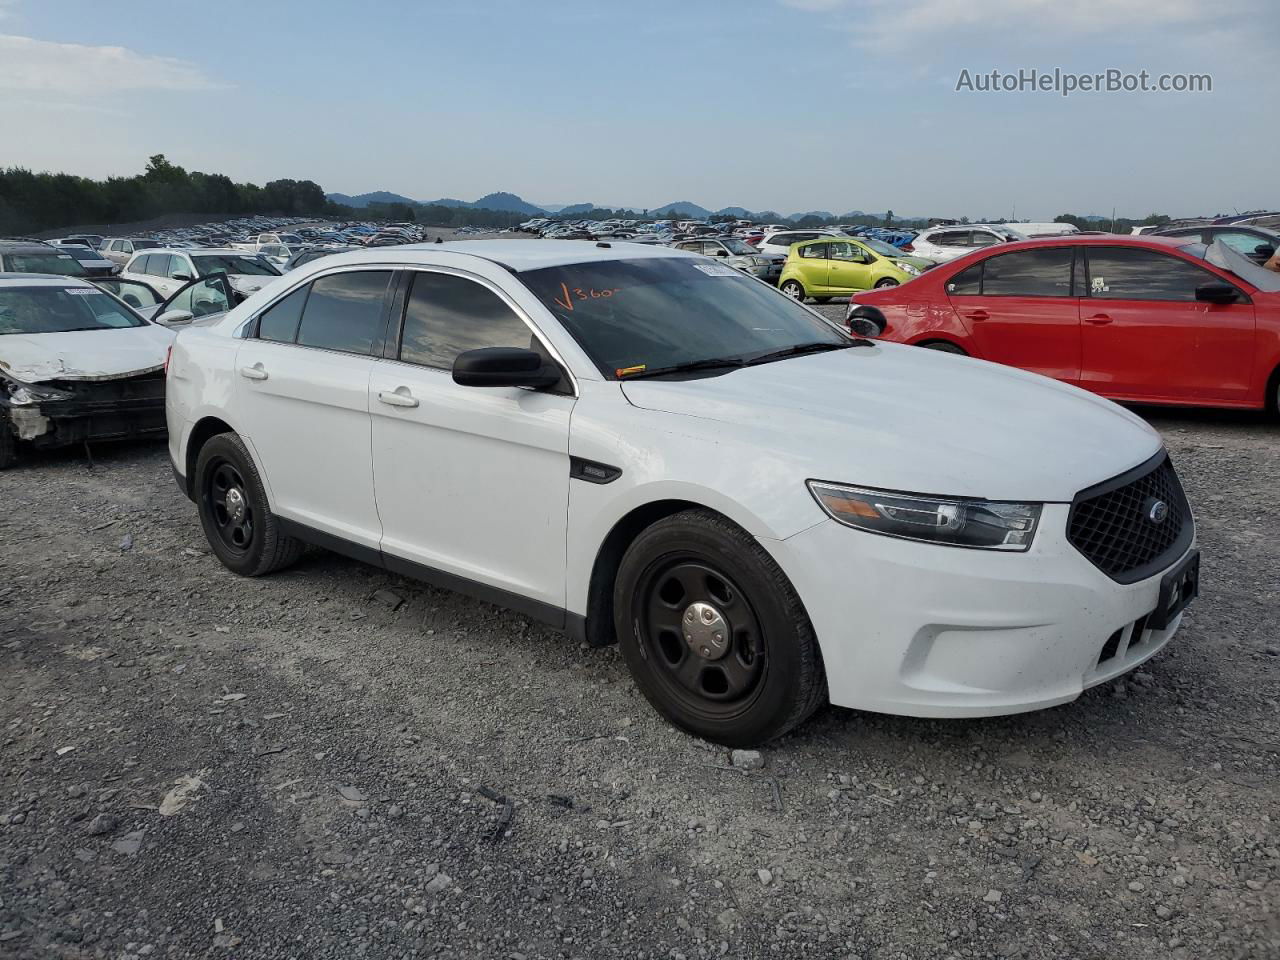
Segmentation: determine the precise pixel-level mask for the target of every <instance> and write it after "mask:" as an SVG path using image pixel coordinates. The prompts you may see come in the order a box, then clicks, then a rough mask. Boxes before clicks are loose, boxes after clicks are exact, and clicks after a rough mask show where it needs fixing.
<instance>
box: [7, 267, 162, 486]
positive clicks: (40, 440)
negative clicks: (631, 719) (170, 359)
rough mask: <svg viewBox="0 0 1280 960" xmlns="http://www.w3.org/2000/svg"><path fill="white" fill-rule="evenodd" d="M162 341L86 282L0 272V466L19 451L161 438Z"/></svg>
mask: <svg viewBox="0 0 1280 960" xmlns="http://www.w3.org/2000/svg"><path fill="white" fill-rule="evenodd" d="M172 342H173V333H172V331H170V330H169V329H167V328H166V327H163V326H160V325H158V324H155V323H151V322H149V321H148V320H146V319H144V318H143V317H141V316H139V315H138V314H137V313H136V312H135V311H133V310H132V309H130V308H129V307H128V306H127V305H126V304H124V303H122V302H120V301H119V300H117V299H116V298H115V297H113V296H111V295H109V294H107V293H105V292H104V291H102V290H100V289H99V288H98V287H96V286H94V285H93V284H92V283H90V282H89V281H87V280H79V279H75V278H71V277H53V276H49V275H45V274H12V273H11V274H0V469H4V468H6V467H10V466H12V465H13V464H14V462H15V460H16V458H17V454H18V450H19V446H20V444H29V445H31V446H33V447H57V446H67V445H69V444H78V443H84V442H87V441H97V440H116V439H124V438H129V437H163V436H164V431H165V420H164V388H165V380H164V363H165V358H166V355H167V353H168V350H169V345H170V344H171V343H172Z"/></svg>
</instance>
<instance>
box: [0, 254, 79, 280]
mask: <svg viewBox="0 0 1280 960" xmlns="http://www.w3.org/2000/svg"><path fill="white" fill-rule="evenodd" d="M3 259H4V266H5V269H6V270H7V271H9V272H10V273H52V274H56V275H58V276H61V277H83V276H84V267H82V266H80V261H79V260H77V259H76V258H75V257H73V256H72V255H71V254H69V253H6V254H5V255H4V258H3Z"/></svg>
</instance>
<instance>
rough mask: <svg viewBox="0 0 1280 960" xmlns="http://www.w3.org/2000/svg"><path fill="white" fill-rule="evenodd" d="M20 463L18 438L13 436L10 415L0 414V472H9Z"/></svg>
mask: <svg viewBox="0 0 1280 960" xmlns="http://www.w3.org/2000/svg"><path fill="white" fill-rule="evenodd" d="M17 462H18V438H17V437H15V436H14V435H13V425H12V424H11V423H10V422H9V415H8V414H7V413H3V412H0V470H8V469H9V468H10V467H12V466H13V465H14V464H15V463H17Z"/></svg>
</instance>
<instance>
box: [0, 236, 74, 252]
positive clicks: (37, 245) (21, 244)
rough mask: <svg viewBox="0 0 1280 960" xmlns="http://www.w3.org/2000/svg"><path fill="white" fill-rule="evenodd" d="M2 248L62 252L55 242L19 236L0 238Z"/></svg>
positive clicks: (9, 250)
mask: <svg viewBox="0 0 1280 960" xmlns="http://www.w3.org/2000/svg"><path fill="white" fill-rule="evenodd" d="M0 250H5V251H7V252H9V253H12V252H13V251H15V250H55V251H57V252H58V253H61V252H62V251H61V250H58V248H57V247H55V246H54V245H53V244H51V243H45V242H44V241H43V240H22V239H17V238H6V239H3V240H0Z"/></svg>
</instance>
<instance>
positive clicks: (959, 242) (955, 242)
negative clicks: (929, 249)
mask: <svg viewBox="0 0 1280 960" xmlns="http://www.w3.org/2000/svg"><path fill="white" fill-rule="evenodd" d="M925 239H926V240H927V241H929V242H930V243H936V244H938V246H940V247H964V246H968V244H969V234H968V233H967V232H963V231H958V230H945V231H943V232H942V233H935V234H934V235H933V236H931V237H926V238H925Z"/></svg>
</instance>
